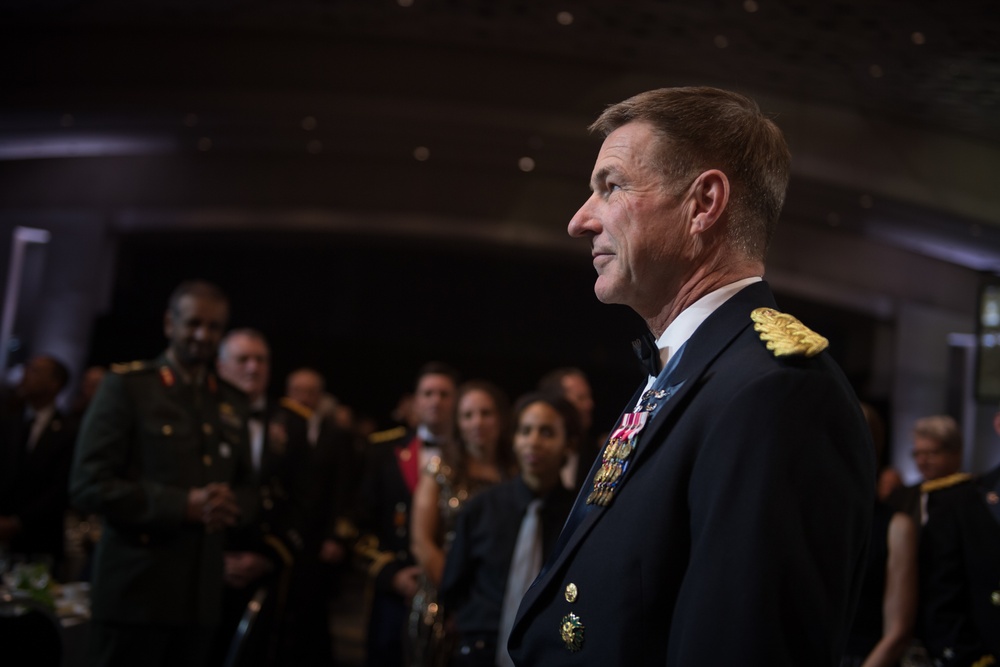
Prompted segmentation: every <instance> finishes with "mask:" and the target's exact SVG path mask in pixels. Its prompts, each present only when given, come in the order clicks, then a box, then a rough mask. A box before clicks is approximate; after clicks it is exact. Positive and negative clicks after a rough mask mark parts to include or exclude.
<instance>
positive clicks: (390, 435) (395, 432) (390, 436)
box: [368, 426, 406, 445]
mask: <svg viewBox="0 0 1000 667" xmlns="http://www.w3.org/2000/svg"><path fill="white" fill-rule="evenodd" d="M404 435H406V427H405V426H397V427H396V428H390V429H388V430H385V431H377V432H375V433H372V434H371V435H370V436H368V442H370V443H371V444H373V445H377V444H378V443H380V442H389V441H390V440H399V439H400V438H402V437H403V436H404Z"/></svg>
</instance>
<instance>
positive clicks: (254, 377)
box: [216, 334, 271, 401]
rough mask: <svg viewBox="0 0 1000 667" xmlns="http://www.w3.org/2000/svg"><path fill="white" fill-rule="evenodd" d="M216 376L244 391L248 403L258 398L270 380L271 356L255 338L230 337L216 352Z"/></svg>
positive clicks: (258, 339) (264, 346) (235, 335)
mask: <svg viewBox="0 0 1000 667" xmlns="http://www.w3.org/2000/svg"><path fill="white" fill-rule="evenodd" d="M216 366H217V367H218V370H219V376H220V377H221V378H222V379H223V380H226V381H227V382H230V383H232V384H233V385H235V386H237V387H239V388H240V389H241V390H243V391H244V392H245V393H246V395H247V396H249V397H250V400H251V401H255V400H257V399H259V398H261V397H262V396H263V395H264V393H265V392H266V391H267V383H268V382H270V380H271V353H270V351H269V350H268V349H267V344H266V343H265V342H264V341H262V340H261V339H260V338H257V337H255V336H247V335H244V334H232V335H230V336H229V338H227V339H226V342H225V345H223V346H222V348H221V349H220V350H219V360H218V362H217V363H216Z"/></svg>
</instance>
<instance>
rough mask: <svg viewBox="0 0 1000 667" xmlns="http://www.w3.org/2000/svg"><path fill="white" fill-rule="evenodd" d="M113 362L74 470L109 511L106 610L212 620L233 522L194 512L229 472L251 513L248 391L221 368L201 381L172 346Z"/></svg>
mask: <svg viewBox="0 0 1000 667" xmlns="http://www.w3.org/2000/svg"><path fill="white" fill-rule="evenodd" d="M113 370H114V372H113V373H110V374H109V375H108V377H106V378H105V380H104V382H103V383H102V385H101V387H100V390H99V391H98V393H97V396H96V397H95V398H94V402H93V404H92V405H91V408H90V410H89V411H88V413H87V416H86V418H85V420H84V423H83V426H82V429H81V432H80V438H79V441H78V445H77V449H76V454H75V458H74V462H73V470H72V473H71V477H70V493H71V497H72V501H73V504H74V505H75V506H76V507H77V508H78V509H80V510H82V511H84V512H95V513H97V514H99V515H101V517H102V519H103V530H102V535H101V540H100V543H99V544H98V546H97V550H96V552H95V562H94V574H93V585H92V593H93V599H92V609H93V617H94V620H95V621H96V622H98V623H102V622H103V623H109V624H115V625H116V626H117V625H121V624H124V625H125V626H126V627H140V626H142V627H147V628H148V627H168V628H169V627H172V626H202V627H206V628H207V627H211V626H212V625H214V624H215V623H217V622H218V618H219V610H220V604H221V597H222V549H223V535H224V533H223V532H222V531H219V532H215V533H208V532H207V531H206V529H205V526H203V525H201V524H199V523H192V522H189V521H187V520H186V519H185V510H186V506H187V496H188V491H189V490H190V489H191V488H196V487H203V486H205V485H206V484H209V483H212V482H225V483H228V484H229V485H230V486H231V488H232V489H233V491H234V492H235V493H236V494H237V496H238V498H239V501H240V506H241V509H242V510H243V513H244V514H243V518H244V519H249V518H250V516H249V515H250V514H251V513H252V511H253V507H254V505H255V501H254V496H253V488H254V487H253V486H252V484H251V482H252V467H251V464H250V452H249V445H248V441H249V438H248V434H247V426H246V420H247V415H248V412H249V410H248V407H247V404H246V397H245V395H244V394H242V392H240V391H239V390H238V389H236V388H235V387H232V386H231V385H228V384H227V383H225V382H223V381H221V380H218V379H217V378H216V377H215V376H214V375H212V374H211V373H208V374H206V376H205V378H204V380H203V381H202V382H201V383H200V384H197V385H196V384H189V383H187V382H185V381H184V380H183V375H182V374H181V373H180V372H179V371H178V370H177V369H176V367H175V366H174V365H172V364H171V362H170V361H169V360H168V359H167V357H166V356H165V355H164V356H161V357H159V358H158V359H156V360H154V361H149V362H133V363H132V364H125V365H118V366H115V367H114V368H113ZM135 664H140V663H135Z"/></svg>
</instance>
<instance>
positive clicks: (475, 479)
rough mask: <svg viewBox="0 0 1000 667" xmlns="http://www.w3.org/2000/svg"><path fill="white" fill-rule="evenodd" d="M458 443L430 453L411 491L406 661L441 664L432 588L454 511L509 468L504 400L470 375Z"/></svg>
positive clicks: (462, 395)
mask: <svg viewBox="0 0 1000 667" xmlns="http://www.w3.org/2000/svg"><path fill="white" fill-rule="evenodd" d="M455 405H456V419H455V422H456V425H457V427H458V435H459V445H458V446H456V447H452V448H451V449H450V450H449V449H445V450H443V451H442V453H441V456H440V457H434V458H432V459H431V460H430V461H429V462H428V464H427V467H426V468H425V469H424V471H423V474H421V476H420V481H419V482H418V483H417V488H416V490H415V491H414V494H413V510H412V512H411V516H410V549H411V551H412V552H413V555H414V557H415V558H416V560H417V564H418V565H419V566H420V568H421V570H422V577H421V583H420V588H419V589H418V591H417V594H416V595H415V596H414V598H413V604H412V606H411V609H410V618H409V624H408V628H407V630H408V635H409V640H410V662H409V664H410V666H411V667H415V666H419V665H425V666H428V667H430V666H434V665H444V664H446V663H447V661H448V656H449V655H450V653H451V648H450V644H448V642H447V640H446V632H445V628H444V625H443V623H442V622H441V619H442V614H440V608H439V606H438V604H437V589H438V586H439V585H440V583H441V573H442V571H443V570H444V562H445V554H446V553H447V551H448V547H449V545H450V544H451V540H452V536H453V534H454V530H453V529H454V524H455V517H456V516H457V514H458V512H459V510H460V509H461V508H462V507H463V506H464V504H465V502H466V501H467V500H468V499H469V498H471V497H472V496H474V495H475V494H476V493H478V492H479V491H481V490H483V489H485V488H487V487H489V486H492V485H494V484H497V483H498V482H501V481H503V480H504V479H507V478H508V477H510V476H511V475H513V474H514V468H513V464H512V462H511V459H512V457H511V455H510V447H509V442H510V440H509V433H508V423H509V412H510V407H509V402H508V400H507V397H506V396H505V395H504V393H503V392H502V391H501V390H500V389H499V388H498V387H497V386H496V385H494V384H493V383H491V382H487V381H485V380H470V381H469V382H466V383H464V384H463V385H462V386H460V387H459V388H458V395H457V400H456V402H455Z"/></svg>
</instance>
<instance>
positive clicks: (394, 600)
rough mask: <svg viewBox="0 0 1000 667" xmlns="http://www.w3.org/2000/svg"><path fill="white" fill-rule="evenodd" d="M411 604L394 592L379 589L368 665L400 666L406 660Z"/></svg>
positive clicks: (373, 614) (370, 626)
mask: <svg viewBox="0 0 1000 667" xmlns="http://www.w3.org/2000/svg"><path fill="white" fill-rule="evenodd" d="M409 611H410V609H409V607H407V606H406V605H405V604H404V603H403V598H401V597H400V596H398V595H395V594H393V593H381V592H376V593H375V595H374V596H373V598H372V615H371V619H370V620H369V623H368V642H367V652H368V657H367V662H366V663H365V664H367V665H368V667H400V666H401V665H402V664H403V633H404V632H405V630H406V618H407V615H408V614H409Z"/></svg>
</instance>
